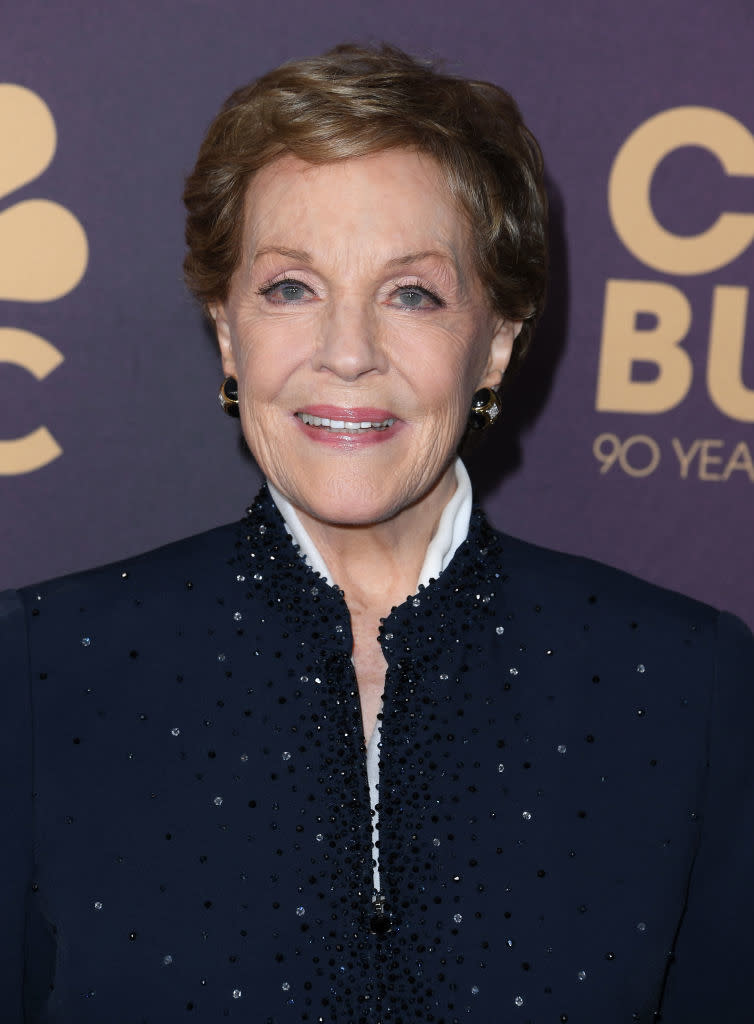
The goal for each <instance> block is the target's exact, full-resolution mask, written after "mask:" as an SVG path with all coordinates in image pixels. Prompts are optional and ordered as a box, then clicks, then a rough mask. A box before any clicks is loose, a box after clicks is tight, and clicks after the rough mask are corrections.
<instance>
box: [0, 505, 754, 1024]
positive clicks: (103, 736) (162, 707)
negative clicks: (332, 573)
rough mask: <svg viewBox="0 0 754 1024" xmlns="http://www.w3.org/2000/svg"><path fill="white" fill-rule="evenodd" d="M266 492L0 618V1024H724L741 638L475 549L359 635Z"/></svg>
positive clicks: (724, 623) (737, 800)
mask: <svg viewBox="0 0 754 1024" xmlns="http://www.w3.org/2000/svg"><path fill="white" fill-rule="evenodd" d="M380 642H381V644H382V648H383V651H384V653H385V657H386V660H387V663H388V670H387V676H386V683H385V697H384V714H383V724H382V746H381V765H380V805H379V810H380V844H379V853H380V868H381V879H382V891H383V895H384V898H385V901H386V903H385V909H384V914H383V917H382V919H381V923H380V926H379V927H375V922H374V916H375V908H374V905H373V902H372V896H373V890H372V846H371V821H370V808H369V795H368V787H367V777H366V768H365V750H364V743H363V735H362V730H361V721H360V708H359V699H358V691H357V685H356V679H355V676H354V672H353V668H352V664H351V659H350V654H351V645H352V640H351V633H350V623H349V616H348V611H347V608H346V606H345V604H344V602H343V597H342V594H341V593H340V592H339V591H338V590H337V589H335V588H333V587H330V586H328V585H327V584H326V583H324V582H323V581H322V580H321V579H320V578H319V577H317V576H316V575H315V574H314V573H313V572H312V570H310V569H309V568H308V567H307V565H306V564H305V563H304V562H303V560H302V559H301V558H300V557H299V556H298V554H297V552H296V550H295V548H294V546H293V544H292V542H291V541H290V539H289V538H288V535H287V533H286V531H285V529H284V526H283V523H282V520H281V518H280V516H279V514H278V512H277V510H276V509H275V508H274V506H273V504H272V502H271V500H270V498H269V496H268V495H267V494H266V492H265V493H263V496H262V497H261V498H260V499H259V500H258V502H257V504H256V505H255V506H254V508H253V509H252V510H251V511H250V513H249V515H248V516H247V518H246V519H245V520H244V522H243V523H242V524H241V525H240V527H239V526H229V527H222V528H220V529H217V530H212V531H210V532H208V533H205V534H202V535H200V536H198V537H194V538H191V539H189V540H186V541H182V542H179V543H177V544H173V545H170V546H168V547H165V548H162V549H160V550H158V551H155V552H152V553H150V554H147V555H144V556H141V557H138V558H135V559H131V560H129V561H127V562H124V563H122V564H118V565H115V566H109V567H105V568H102V569H98V570H94V571H92V572H86V573H82V574H79V575H75V576H70V577H67V578H64V579H60V580H56V581H54V582H51V583H47V584H44V585H41V586H39V587H32V588H28V589H26V590H22V591H20V592H18V593H6V594H5V595H2V596H0V660H1V661H0V663H1V665H2V683H3V686H2V700H3V716H2V728H3V741H2V751H3V764H2V777H1V779H0V787H1V789H2V811H3V832H4V835H3V840H2V844H1V845H0V851H1V852H0V892H1V896H0V921H2V930H1V931H0V943H2V950H0V1007H1V1009H0V1013H1V1014H2V1021H3V1022H4V1024H20V1022H22V1021H25V1022H34V1024H41V1022H45V1024H94V1022H96V1024H174V1022H178V1021H185V1022H187V1024H188V1022H191V1021H194V1020H195V1021H203V1022H212V1024H217V1022H218V1021H220V1020H221V1019H225V1018H226V1017H227V1018H231V1019H233V1020H237V1021H244V1022H253V1024H264V1022H270V1024H289V1022H304V1021H306V1022H315V1021H321V1022H337V1024H356V1022H367V1021H368V1022H369V1024H380V1022H385V1024H387V1022H394V1024H402V1022H406V1024H407V1022H416V1021H422V1022H433V1024H455V1022H464V1024H466V1022H469V1024H474V1022H476V1024H492V1022H494V1024H529V1022H531V1024H558V1022H565V1021H568V1022H570V1024H622V1022H626V1024H629V1022H641V1024H649V1022H653V1021H655V1020H656V1019H657V1018H656V1014H657V1013H658V1012H659V1013H661V1016H662V1020H663V1021H664V1022H666V1024H697V1022H698V1024H710V1022H714V1024H734V1022H736V1024H738V1022H749V1021H751V1020H752V1019H754V992H752V984H751V979H750V974H749V972H750V970H751V965H752V960H753V954H754V934H753V928H754V926H753V925H752V921H754V879H753V877H752V874H753V873H752V868H753V867H754V757H752V751H751V749H749V744H748V739H749V736H750V734H751V733H752V729H753V728H754V642H753V641H752V638H751V635H750V634H749V632H748V630H747V629H746V627H745V626H743V624H742V623H740V622H739V621H738V620H736V619H734V618H732V617H731V616H728V615H725V614H718V613H716V612H715V611H713V610H712V609H710V608H708V607H706V606H704V605H700V604H697V603H695V602H692V601H690V600H687V599H685V598H682V597H680V596H678V595H675V594H671V593H669V592H667V591H664V590H661V589H659V588H656V587H653V586H650V585H648V584H646V583H642V582H640V581H638V580H636V579H634V578H632V577H630V576H627V575H625V574H622V573H619V572H617V571H615V570H612V569H608V568H606V567H604V566H602V565H598V564H596V563H594V562H590V561H586V560H584V559H578V558H574V557H570V556H566V555H561V554H556V553H554V552H551V551H546V550H543V549H540V548H537V547H534V546H532V545H529V544H526V543H523V542H521V541H518V540H514V539H512V538H509V537H505V536H502V535H500V534H498V533H496V532H494V531H493V530H492V529H491V528H490V527H489V526H488V525H487V523H486V522H485V520H484V518H483V517H482V516H481V514H480V513H478V512H476V513H475V514H474V516H473V517H472V524H471V530H470V533H469V537H468V539H467V541H466V542H465V543H464V544H463V546H462V547H461V548H460V549H459V550H458V552H457V553H456V555H455V557H454V559H453V561H452V563H451V565H450V566H449V567H448V568H447V569H446V570H445V572H444V573H443V574H442V576H441V577H440V579H439V580H436V581H434V582H432V584H431V585H430V586H429V587H428V588H426V589H421V590H420V592H419V593H418V594H417V595H415V596H413V597H411V598H409V599H408V600H407V601H406V602H405V604H403V605H402V606H401V607H399V608H396V609H394V610H393V611H392V613H391V615H390V617H389V618H388V619H387V620H386V621H385V622H384V624H383V627H382V632H381V636H380Z"/></svg>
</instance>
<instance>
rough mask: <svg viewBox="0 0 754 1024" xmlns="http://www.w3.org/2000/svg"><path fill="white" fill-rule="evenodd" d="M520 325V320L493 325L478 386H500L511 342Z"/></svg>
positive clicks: (504, 321) (509, 355)
mask: <svg viewBox="0 0 754 1024" xmlns="http://www.w3.org/2000/svg"><path fill="white" fill-rule="evenodd" d="M521 327H522V321H521V320H499V321H498V323H497V324H496V326H495V333H494V334H493V335H492V338H491V340H490V349H489V353H488V355H487V364H486V366H485V369H484V373H483V374H482V376H481V377H480V379H479V384H478V387H480V388H497V387H499V386H500V383H501V381H502V379H503V374H504V373H505V371H506V369H507V368H508V363H509V362H510V360H511V353H512V352H513V342H514V341H515V340H516V338H517V337H518V335H519V332H520V330H521Z"/></svg>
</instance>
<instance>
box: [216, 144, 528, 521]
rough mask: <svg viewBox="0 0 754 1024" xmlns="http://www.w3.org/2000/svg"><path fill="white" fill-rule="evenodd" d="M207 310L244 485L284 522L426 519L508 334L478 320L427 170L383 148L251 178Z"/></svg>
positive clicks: (445, 196)
mask: <svg viewBox="0 0 754 1024" xmlns="http://www.w3.org/2000/svg"><path fill="white" fill-rule="evenodd" d="M212 315H213V317H214V319H215V323H216V327H217V335H218V340H219V343H220V350H221V353H222V361H223V369H224V371H225V373H226V374H227V375H228V376H233V377H236V378H237V379H238V392H239V404H240V414H241V422H242V425H243V430H244V434H245V436H246V440H247V441H248V444H249V447H250V448H251V450H252V452H253V453H254V456H255V458H256V460H257V462H258V464H259V466H260V468H261V470H262V472H263V473H264V474H265V476H266V477H267V478H268V479H269V480H270V481H272V483H274V484H275V486H276V487H277V488H278V489H279V490H280V491H281V492H282V493H283V494H284V495H285V496H286V497H287V498H288V499H289V500H290V501H291V502H292V503H293V504H294V505H295V506H296V507H297V508H298V509H299V511H301V512H303V513H305V514H306V515H309V516H313V517H314V518H316V519H318V520H320V521H323V522H325V523H332V524H354V525H365V524H370V523H376V522H382V521H384V520H387V519H389V518H391V517H393V516H395V515H396V514H397V513H399V512H401V511H402V510H403V509H405V508H407V507H409V506H415V505H416V504H417V503H420V502H425V503H427V511H428V512H434V511H436V514H437V515H439V512H440V510H441V509H442V507H443V505H444V504H445V501H446V500H447V499H448V497H450V495H451V494H452V492H453V489H454V487H455V482H454V475H453V470H452V464H453V458H454V454H455V451H456V448H457V446H458V443H459V441H460V438H461V435H462V434H463V431H464V428H465V425H466V422H467V419H468V415H469V407H470V403H471V397H472V395H473V393H474V391H475V390H476V389H477V388H479V387H482V386H494V385H497V384H499V382H500V379H501V376H502V373H503V371H504V370H505V367H506V365H507V363H508V359H509V357H510V352H511V346H512V344H513V339H514V338H515V335H516V334H517V332H518V329H519V327H520V325H519V324H518V323H511V322H507V321H502V320H501V319H500V318H499V317H496V316H495V315H494V314H493V313H492V311H491V310H490V308H489V303H488V301H487V299H486V296H485V294H484V289H483V287H482V284H481V282H480V280H479V279H478V277H477V274H476V272H475V269H474V265H473V259H472V244H471V234H470V228H469V226H468V224H467V221H466V220H465V219H464V217H463V215H462V213H461V212H460V211H459V209H458V207H457V205H456V203H455V202H454V200H453V199H452V197H451V195H450V193H449V190H448V188H447V186H446V184H445V182H444V181H443V179H442V176H441V172H440V170H439V168H438V167H437V165H436V164H435V162H434V161H433V160H432V159H431V158H429V157H426V156H422V155H418V154H417V153H415V152H413V151H409V150H400V149H394V150H389V151H386V152H383V153H378V154H375V155H371V156H366V157H358V158H355V159H349V160H344V161H342V162H337V163H330V164H324V165H319V166H314V165H311V164H307V163H305V162H303V161H301V160H299V159H298V158H296V157H293V156H284V157H281V158H279V159H278V160H276V161H275V162H273V163H272V164H270V165H268V166H267V167H265V168H264V169H263V170H261V171H260V172H259V173H258V174H257V175H256V176H255V177H254V178H253V179H252V181H251V183H250V185H249V188H248V192H247V196H246V206H245V219H244V228H243V243H242V256H241V259H240V262H239V266H238V268H237V270H236V272H235V273H234V275H233V278H232V281H231V286H230V290H229V295H228V298H227V301H225V302H224V303H222V304H219V305H217V306H216V307H214V308H213V309H212Z"/></svg>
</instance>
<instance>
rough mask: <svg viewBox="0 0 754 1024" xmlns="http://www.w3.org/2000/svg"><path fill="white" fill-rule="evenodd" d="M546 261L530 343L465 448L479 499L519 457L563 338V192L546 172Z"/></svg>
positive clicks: (565, 327)
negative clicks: (496, 411)
mask: <svg viewBox="0 0 754 1024" xmlns="http://www.w3.org/2000/svg"><path fill="white" fill-rule="evenodd" d="M546 185H547V194H548V198H549V203H550V206H549V217H548V229H549V249H550V267H549V282H548V289H547V304H546V306H545V311H544V314H543V315H542V319H541V320H540V321H539V324H538V325H537V328H536V330H535V332H534V338H533V340H532V343H531V348H530V349H529V352H528V354H527V356H526V358H525V359H524V361H523V365H522V366H521V367H520V369H519V370H518V372H517V373H516V374H515V376H512V377H510V378H508V377H505V378H504V379H503V385H502V387H501V389H500V398H501V400H502V403H503V411H502V413H501V415H500V418H499V420H498V423H497V425H496V426H495V428H494V429H493V430H492V431H491V432H490V436H489V437H484V438H483V439H480V442H479V444H475V445H473V447H471V449H470V450H468V451H466V452H465V453H464V462H465V463H466V465H467V467H468V470H469V473H470V475H471V479H472V480H473V482H474V492H475V497H476V498H477V499H478V500H479V501H484V499H486V498H487V497H489V496H490V495H491V494H492V493H493V492H494V491H495V490H497V488H498V487H499V486H500V484H501V483H502V481H503V480H504V479H505V478H506V477H508V476H511V475H512V474H513V473H515V472H516V470H517V469H518V468H519V466H520V465H521V463H522V461H523V457H522V437H523V435H524V434H525V433H526V431H527V430H528V429H529V428H530V427H531V426H532V424H533V423H535V422H536V420H537V418H538V417H539V416H540V415H541V413H542V411H543V409H544V407H545V405H546V404H547V399H548V398H549V396H550V391H551V390H552V385H553V381H554V379H555V373H556V370H557V367H558V364H559V363H560V360H561V359H562V358H563V354H564V352H565V347H566V339H567V338H568V315H569V277H568V253H567V249H566V234H565V207H564V204H563V196H562V193H561V191H560V189H559V188H558V187H557V185H556V184H555V183H554V181H553V180H552V179H551V178H550V177H549V176H547V177H546Z"/></svg>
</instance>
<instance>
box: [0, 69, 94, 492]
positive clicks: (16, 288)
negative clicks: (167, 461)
mask: <svg viewBox="0 0 754 1024" xmlns="http://www.w3.org/2000/svg"><path fill="white" fill-rule="evenodd" d="M0 137H2V138H4V139H9V140H12V144H11V145H7V146H5V147H4V148H3V149H2V150H1V151H0V199H2V198H4V197H5V196H6V195H8V194H9V193H10V192H12V191H13V190H14V189H17V188H20V187H21V186H23V185H26V184H28V183H29V182H30V181H33V180H34V179H35V178H37V177H39V175H40V174H42V172H43V171H44V170H45V169H46V168H47V167H48V166H49V164H50V161H51V160H52V158H53V156H54V154H55V146H56V144H57V132H56V130H55V121H54V119H53V116H52V114H51V112H50V110H49V108H48V106H47V104H46V103H45V102H44V100H42V99H41V97H39V96H37V94H36V93H35V92H32V91H31V89H25V88H24V87H23V86H20V85H12V84H9V83H3V84H0ZM88 259H89V246H88V243H87V238H86V234H85V232H84V229H83V228H82V226H81V224H80V223H79V221H78V220H77V219H76V217H74V215H73V214H72V213H71V212H70V211H69V210H66V208H65V207H64V206H61V205H60V204H59V203H54V202H51V201H50V200H49V199H26V200H24V201H22V202H20V203H15V204H13V205H11V206H9V207H8V208H7V209H5V210H3V211H2V212H0V299H11V300H15V301H17V302H19V301H20V302H50V301H52V300H53V299H59V298H61V296H63V295H66V294H67V293H68V292H70V291H72V290H73V289H74V288H75V287H76V285H77V284H78V283H79V281H80V280H81V278H82V277H83V276H84V271H85V270H86V265H87V262H88ZM62 362H63V355H62V353H60V352H59V351H58V350H57V349H56V348H55V346H54V345H51V344H50V342H49V341H46V340H45V339H44V338H40V337H39V335H37V334H31V333H30V332H29V331H23V330H20V329H18V328H14V327H0V364H2V363H13V364H15V365H16V366H21V367H23V368H24V369H25V370H28V371H29V372H30V373H31V374H33V375H34V376H35V377H36V378H37V380H43V379H44V378H45V377H46V376H47V375H48V374H49V373H52V371H53V370H54V369H55V368H56V367H57V366H59V365H60V364H61V363H62ZM62 452H63V449H62V448H61V447H60V445H59V444H58V443H57V441H56V440H55V438H54V437H53V436H52V434H51V433H50V432H49V430H48V429H47V428H46V427H41V426H40V427H37V428H36V429H35V430H32V431H31V432H30V433H28V434H26V435H25V436H24V437H17V438H13V439H11V440H0V475H4V476H11V475H17V474H20V473H31V472H32V471H33V470H35V469H41V468H42V466H46V465H47V464H48V463H50V462H52V461H53V460H54V459H56V458H57V457H58V456H59V455H61V454H62Z"/></svg>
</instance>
